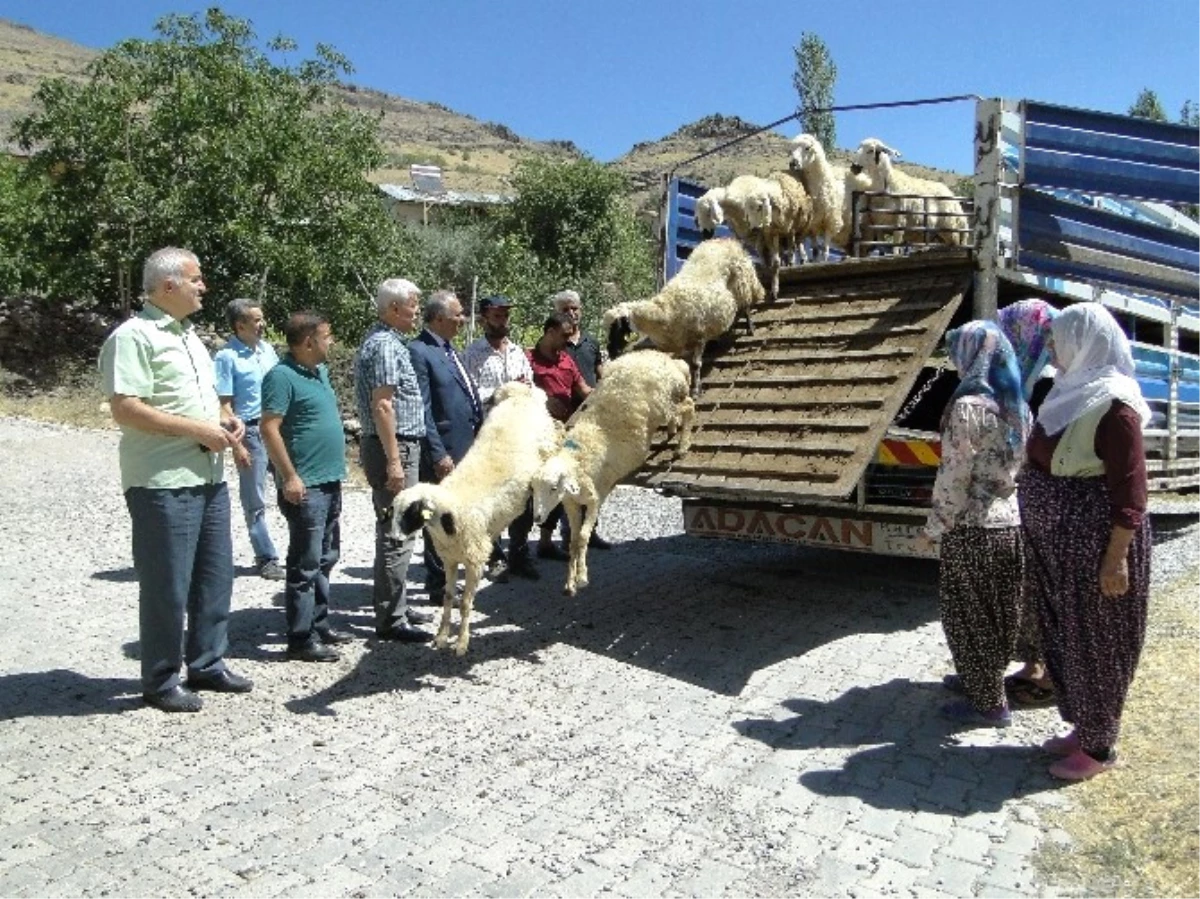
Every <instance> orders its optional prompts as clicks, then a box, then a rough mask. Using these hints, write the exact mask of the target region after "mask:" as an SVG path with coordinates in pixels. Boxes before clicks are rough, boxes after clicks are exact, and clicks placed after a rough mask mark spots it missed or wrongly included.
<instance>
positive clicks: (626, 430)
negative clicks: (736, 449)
mask: <svg viewBox="0 0 1200 899" xmlns="http://www.w3.org/2000/svg"><path fill="white" fill-rule="evenodd" d="M695 410H696V406H695V402H694V401H693V400H692V398H691V397H690V396H689V395H688V366H687V363H685V362H684V361H683V360H681V359H672V358H671V357H670V356H668V355H666V354H665V353H660V352H658V351H657V350H639V351H637V352H633V353H628V354H627V355H624V356H622V357H621V358H619V359H613V360H612V361H610V362H609V363H608V364H607V365H606V366H605V367H604V377H603V378H601V379H600V382H599V383H598V384H597V386H596V389H595V390H594V391H592V393H591V395H590V396H588V398H587V401H586V402H585V403H584V404H583V406H582V407H581V408H580V409H579V411H578V412H576V413H575V415H573V416H572V417H571V420H570V422H568V424H567V432H566V437H565V439H564V441H563V445H562V448H561V449H559V450H558V452H556V453H555V454H554V455H553V456H551V457H550V458H549V459H548V460H547V461H546V463H545V464H544V465H543V466H542V467H541V469H540V470H539V471H538V472H537V474H535V475H534V476H533V484H532V487H533V516H534V518H535V519H537V521H538V522H542V521H544V520H545V519H546V517H547V516H548V515H549V514H550V512H551V510H553V509H554V507H555V506H557V505H558V504H559V503H560V502H561V503H562V504H563V508H564V509H565V510H566V513H567V519H568V520H569V521H570V523H571V559H570V561H569V562H568V563H567V583H566V586H565V587H564V588H563V592H565V593H566V594H567V595H568V596H574V595H575V591H576V589H578V588H581V587H586V586H587V582H588V573H587V546H588V538H589V537H590V536H591V534H592V528H594V527H595V526H596V519H597V517H598V516H599V514H600V506H601V505H602V504H603V503H604V501H605V500H606V499H607V498H608V495H609V493H611V492H612V489H613V487H615V486H616V484H617V482H618V481H620V480H621V479H622V478H623V477H625V476H626V475H628V474H630V473H631V472H633V471H636V470H637V469H639V468H641V466H642V464H643V463H644V462H645V461H646V459H647V458H648V457H649V456H650V441H651V439H652V438H653V437H654V434H655V432H656V431H657V430H658V429H659V428H661V427H665V428H666V429H667V436H668V439H669V438H670V437H673V436H674V435H675V433H676V431H679V432H680V433H679V452H680V453H685V452H687V450H688V446H689V445H690V444H691V433H692V417H693V415H694V414H695Z"/></svg>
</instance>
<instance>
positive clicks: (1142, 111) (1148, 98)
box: [1127, 88, 1167, 122]
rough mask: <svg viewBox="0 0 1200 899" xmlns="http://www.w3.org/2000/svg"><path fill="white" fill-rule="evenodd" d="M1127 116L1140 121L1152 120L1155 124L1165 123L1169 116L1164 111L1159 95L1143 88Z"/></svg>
mask: <svg viewBox="0 0 1200 899" xmlns="http://www.w3.org/2000/svg"><path fill="white" fill-rule="evenodd" d="M1127 115H1131V116H1136V117H1137V118H1139V119H1152V120H1153V121H1155V122H1165V121H1166V120H1167V114H1166V113H1165V112H1164V111H1163V107H1162V103H1160V102H1159V100H1158V94H1156V93H1154V91H1152V90H1150V88H1143V89H1142V92H1141V93H1140V94H1138V95H1137V99H1136V100H1135V101H1134V102H1133V105H1132V106H1130V107H1129V112H1128V113H1127Z"/></svg>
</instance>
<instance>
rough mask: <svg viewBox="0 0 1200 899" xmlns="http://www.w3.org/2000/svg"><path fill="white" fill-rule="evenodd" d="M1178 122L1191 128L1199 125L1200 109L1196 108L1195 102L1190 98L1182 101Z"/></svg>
mask: <svg viewBox="0 0 1200 899" xmlns="http://www.w3.org/2000/svg"><path fill="white" fill-rule="evenodd" d="M1179 124H1181V125H1191V126H1192V127H1193V128H1196V127H1200V109H1197V108H1196V104H1195V103H1193V102H1192V101H1191V100H1184V101H1183V106H1182V107H1181V108H1180V110H1179Z"/></svg>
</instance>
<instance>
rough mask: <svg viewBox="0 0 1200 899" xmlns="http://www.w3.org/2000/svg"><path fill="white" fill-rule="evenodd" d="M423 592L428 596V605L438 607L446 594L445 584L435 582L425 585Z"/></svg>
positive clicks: (443, 582)
mask: <svg viewBox="0 0 1200 899" xmlns="http://www.w3.org/2000/svg"><path fill="white" fill-rule="evenodd" d="M425 591H426V592H427V593H428V594H429V599H428V602H429V604H430V605H434V606H440V605H441V604H442V597H443V596H445V594H446V582H445V581H442V582H441V583H440V584H439V583H436V582H435V583H432V584H428V583H427V584H426V585H425Z"/></svg>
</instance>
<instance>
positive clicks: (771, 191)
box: [721, 172, 813, 299]
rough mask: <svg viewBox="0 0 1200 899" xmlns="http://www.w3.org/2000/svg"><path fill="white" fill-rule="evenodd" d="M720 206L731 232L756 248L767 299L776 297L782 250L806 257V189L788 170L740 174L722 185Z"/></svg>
mask: <svg viewBox="0 0 1200 899" xmlns="http://www.w3.org/2000/svg"><path fill="white" fill-rule="evenodd" d="M721 209H722V211H723V212H724V213H725V218H726V219H727V220H728V221H729V225H730V227H731V228H733V231H734V233H735V234H737V236H738V237H740V238H741V239H742V240H744V241H746V242H747V243H750V244H752V245H753V246H754V247H755V248H756V250H757V251H758V255H759V257H760V258H761V259H762V261H763V266H764V268H765V271H766V275H767V282H768V283H769V284H770V285H771V286H770V296H771V299H777V298H778V297H779V267H780V266H781V265H782V264H783V254H784V253H785V252H786V253H788V254H789V255H790V254H792V253H794V252H795V253H799V255H800V258H801V261H807V257H806V256H805V253H804V244H803V241H804V238H805V237H808V236H809V225H810V223H811V221H812V211H813V208H812V200H811V199H810V198H809V196H808V191H806V190H805V189H804V185H803V184H802V183H801V181H800V179H799V178H798V177H796V175H794V174H793V173H792V172H772V173H771V174H770V175H769V176H768V177H766V178H757V177H755V176H753V175H741V176H739V177H737V178H734V179H733V180H732V181H731V182H729V186H728V187H726V188H725V197H724V199H723V200H722V201H721Z"/></svg>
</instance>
